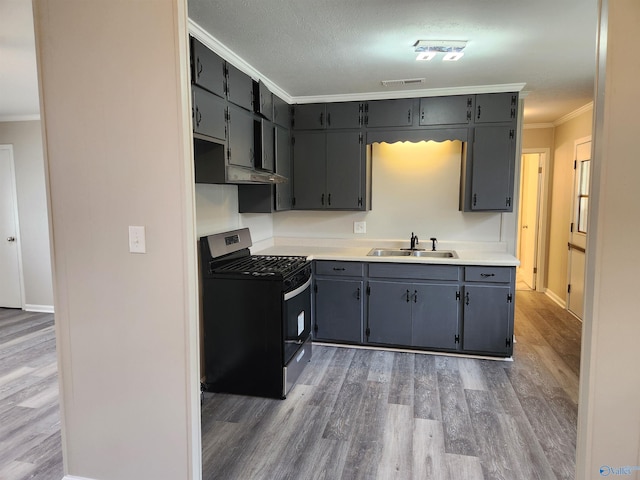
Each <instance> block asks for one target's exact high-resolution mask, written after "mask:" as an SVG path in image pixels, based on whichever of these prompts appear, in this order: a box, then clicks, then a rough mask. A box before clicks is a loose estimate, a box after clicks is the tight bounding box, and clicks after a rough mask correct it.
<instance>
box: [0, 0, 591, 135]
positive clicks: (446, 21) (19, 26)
mask: <svg viewBox="0 0 640 480" xmlns="http://www.w3.org/2000/svg"><path fill="white" fill-rule="evenodd" d="M596 4H597V2H596V0H529V1H525V0H447V1H446V2H445V1H441V0H439V1H436V0H420V1H419V0H388V1H382V0H314V1H313V2H311V1H309V0H188V7H189V17H190V18H191V19H192V20H193V21H195V22H196V23H197V24H198V25H199V26H201V27H202V28H203V29H204V30H206V31H207V32H208V33H209V34H211V35H212V36H213V37H215V39H216V40H217V41H218V42H220V43H221V44H223V45H224V46H225V47H227V48H228V49H229V50H230V51H231V52H233V53H234V54H235V55H237V56H238V57H240V58H242V59H243V60H244V61H246V63H248V64H249V65H251V67H253V68H254V69H255V70H257V71H258V72H260V74H261V76H263V77H265V78H267V79H268V80H270V81H271V82H272V83H273V84H275V85H277V86H278V87H279V89H280V90H281V91H283V92H285V93H286V94H287V95H288V96H289V97H291V98H292V99H293V100H294V101H300V102H302V101H308V100H309V99H318V98H322V97H327V98H340V96H345V97H346V96H349V95H351V96H352V97H353V96H356V97H357V96H358V95H362V96H363V97H364V96H366V97H367V98H375V96H376V95H378V96H380V98H383V97H389V96H390V95H394V94H395V93H394V92H398V93H397V94H398V96H401V95H402V94H403V93H405V94H406V93H407V92H403V90H407V89H411V90H415V89H416V86H415V85H414V86H412V87H394V88H388V87H383V86H382V85H381V83H380V82H381V81H382V80H394V79H403V78H426V83H425V84H424V85H422V87H423V88H424V94H425V95H429V94H430V93H429V90H431V93H432V94H433V92H437V91H441V90H442V89H448V88H454V89H455V88H460V87H470V86H478V87H487V86H492V85H503V84H526V86H525V87H524V90H523V91H524V92H525V93H526V94H527V96H526V99H525V122H527V123H546V122H553V121H555V120H557V119H558V118H560V117H562V116H564V115H566V114H568V113H570V112H572V111H574V110H576V109H578V108H580V107H582V106H584V105H585V104H587V103H589V102H590V101H591V100H592V96H593V78H594V70H595V38H596V6H597V5H596ZM419 39H422V40H467V41H468V45H467V48H466V50H465V56H464V57H463V58H462V60H460V61H459V62H446V63H445V62H441V61H431V62H416V61H415V54H414V52H413V48H412V45H413V44H414V43H415V41H416V40H419ZM34 45H35V42H34V39H33V21H32V13H31V2H29V1H28V0H0V121H1V120H8V119H15V118H23V117H28V116H32V115H37V114H38V109H39V107H38V92H37V75H36V61H35V48H34ZM434 89H435V90H434Z"/></svg>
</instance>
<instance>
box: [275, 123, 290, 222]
mask: <svg viewBox="0 0 640 480" xmlns="http://www.w3.org/2000/svg"><path fill="white" fill-rule="evenodd" d="M275 140H276V149H275V150H276V173H277V174H278V175H282V176H283V177H286V178H288V179H289V181H288V182H286V183H278V184H276V200H275V203H276V210H291V195H292V193H293V189H292V185H293V178H291V134H290V133H289V129H288V128H282V127H278V126H276V139H275Z"/></svg>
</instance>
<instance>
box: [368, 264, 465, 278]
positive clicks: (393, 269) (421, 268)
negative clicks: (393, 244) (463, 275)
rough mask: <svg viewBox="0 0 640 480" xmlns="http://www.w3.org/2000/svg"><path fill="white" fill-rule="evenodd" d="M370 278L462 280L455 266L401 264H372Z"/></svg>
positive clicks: (370, 265)
mask: <svg viewBox="0 0 640 480" xmlns="http://www.w3.org/2000/svg"><path fill="white" fill-rule="evenodd" d="M369 276H370V277H378V278H402V279H411V280H451V281H456V280H458V279H459V278H460V273H459V268H458V267H456V266H454V265H407V264H400V263H370V264H369Z"/></svg>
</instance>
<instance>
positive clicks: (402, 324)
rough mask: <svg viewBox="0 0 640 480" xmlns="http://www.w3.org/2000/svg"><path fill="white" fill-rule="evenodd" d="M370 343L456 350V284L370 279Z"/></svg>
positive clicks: (457, 295)
mask: <svg viewBox="0 0 640 480" xmlns="http://www.w3.org/2000/svg"><path fill="white" fill-rule="evenodd" d="M368 292H369V296H368V298H369V317H368V324H367V330H366V334H367V337H366V340H367V342H368V343H382V344H387V345H394V346H405V347H419V348H428V349H434V350H457V348H458V344H459V338H460V337H459V334H458V331H459V325H458V324H459V307H458V305H459V303H460V301H459V298H460V292H459V290H458V286H457V285H446V284H444V285H442V284H440V285H439V284H420V283H405V282H400V281H379V280H371V281H370V282H369V284H368Z"/></svg>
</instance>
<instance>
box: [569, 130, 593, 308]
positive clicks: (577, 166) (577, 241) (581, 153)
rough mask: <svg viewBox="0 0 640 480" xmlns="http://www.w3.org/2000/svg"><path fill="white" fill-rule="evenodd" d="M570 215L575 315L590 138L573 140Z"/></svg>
mask: <svg viewBox="0 0 640 480" xmlns="http://www.w3.org/2000/svg"><path fill="white" fill-rule="evenodd" d="M575 159H576V160H575V163H574V187H573V215H572V220H571V228H570V230H571V233H570V237H569V258H568V265H569V272H568V277H569V280H568V287H567V309H568V310H569V311H570V312H571V313H573V314H574V315H575V316H577V317H578V318H580V319H582V317H583V314H584V272H585V260H586V255H585V252H586V248H587V231H588V225H587V218H588V213H589V186H590V177H591V175H590V173H591V137H585V138H582V139H579V140H577V141H576V144H575Z"/></svg>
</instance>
